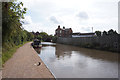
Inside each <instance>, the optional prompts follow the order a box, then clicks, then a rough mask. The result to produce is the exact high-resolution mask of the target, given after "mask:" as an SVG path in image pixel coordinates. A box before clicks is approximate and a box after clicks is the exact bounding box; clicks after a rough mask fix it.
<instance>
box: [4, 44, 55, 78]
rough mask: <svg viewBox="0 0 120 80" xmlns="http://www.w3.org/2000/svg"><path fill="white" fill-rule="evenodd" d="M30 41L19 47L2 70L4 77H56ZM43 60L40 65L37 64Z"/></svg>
mask: <svg viewBox="0 0 120 80" xmlns="http://www.w3.org/2000/svg"><path fill="white" fill-rule="evenodd" d="M30 44H31V43H30V42H29V43H26V44H24V45H23V46H22V47H20V48H19V49H17V51H16V53H15V54H14V55H13V56H12V58H11V59H9V60H8V61H7V62H6V63H5V64H4V68H3V70H2V77H3V78H54V76H53V75H52V74H51V72H50V71H49V70H48V68H47V67H46V66H45V64H44V63H43V61H42V60H41V59H40V57H39V56H38V55H37V53H36V51H35V50H34V49H33V48H32V47H31V46H30ZM38 62H41V65H40V66H37V65H35V64H37V63H38Z"/></svg>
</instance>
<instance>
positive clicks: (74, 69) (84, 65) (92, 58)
mask: <svg viewBox="0 0 120 80" xmlns="http://www.w3.org/2000/svg"><path fill="white" fill-rule="evenodd" d="M42 44H43V47H42V48H41V51H40V52H39V56H40V58H41V59H42V60H43V62H44V63H45V65H46V66H47V67H48V68H49V70H50V71H51V72H52V73H53V74H54V76H55V77H56V78H118V54H117V53H113V52H107V51H99V50H93V49H86V48H80V47H76V46H70V45H63V44H53V43H48V42H43V43H42Z"/></svg>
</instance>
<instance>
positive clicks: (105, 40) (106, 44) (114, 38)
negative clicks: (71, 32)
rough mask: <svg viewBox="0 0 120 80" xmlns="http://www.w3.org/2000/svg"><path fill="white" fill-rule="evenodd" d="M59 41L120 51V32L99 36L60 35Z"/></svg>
mask: <svg viewBox="0 0 120 80" xmlns="http://www.w3.org/2000/svg"><path fill="white" fill-rule="evenodd" d="M57 43H60V44H67V45H74V46H80V47H83V48H91V49H97V50H104V51H110V52H119V53H120V34H118V35H107V36H99V37H98V36H95V37H58V38H57Z"/></svg>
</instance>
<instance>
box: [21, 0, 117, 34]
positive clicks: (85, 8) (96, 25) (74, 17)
mask: <svg viewBox="0 0 120 80" xmlns="http://www.w3.org/2000/svg"><path fill="white" fill-rule="evenodd" d="M20 1H22V2H23V3H24V6H25V7H26V8H27V9H28V10H27V14H26V15H25V19H24V22H25V23H24V25H23V27H24V28H25V29H26V30H28V31H35V32H36V31H39V32H41V31H44V32H47V33H48V34H54V33H55V29H56V28H57V26H58V25H60V26H61V27H63V26H65V27H66V28H72V30H73V32H81V33H84V32H92V27H93V31H96V30H100V31H104V30H106V31H108V30H109V29H114V30H118V1H119V0H20Z"/></svg>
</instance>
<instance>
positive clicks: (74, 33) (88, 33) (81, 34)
mask: <svg viewBox="0 0 120 80" xmlns="http://www.w3.org/2000/svg"><path fill="white" fill-rule="evenodd" d="M94 34H95V33H80V32H78V33H73V34H72V35H94Z"/></svg>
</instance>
